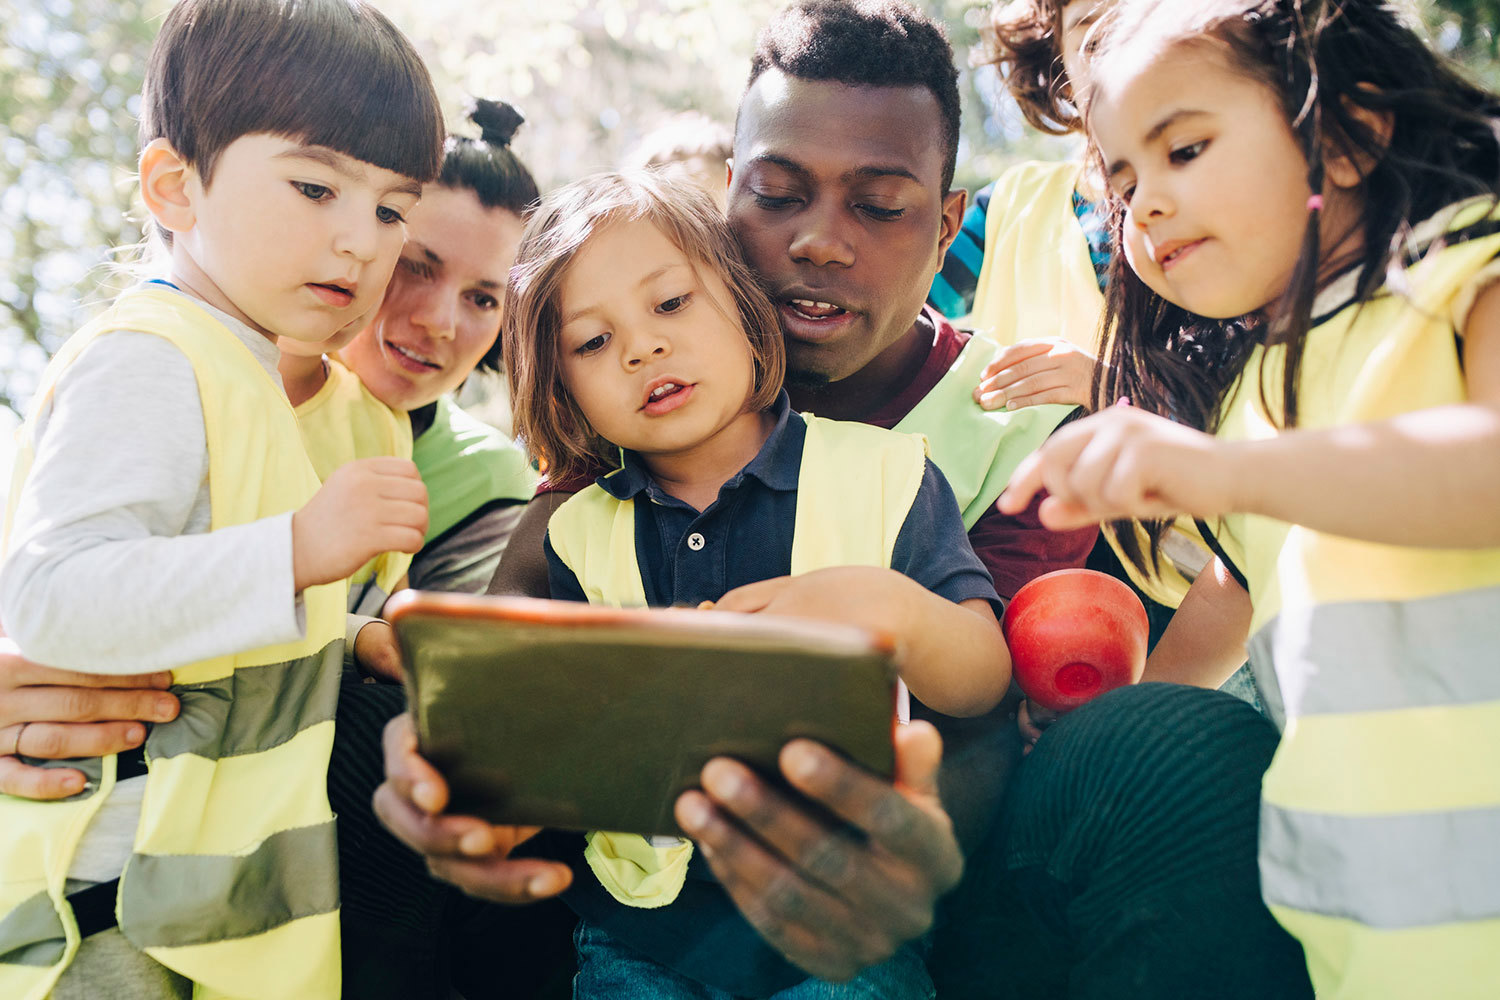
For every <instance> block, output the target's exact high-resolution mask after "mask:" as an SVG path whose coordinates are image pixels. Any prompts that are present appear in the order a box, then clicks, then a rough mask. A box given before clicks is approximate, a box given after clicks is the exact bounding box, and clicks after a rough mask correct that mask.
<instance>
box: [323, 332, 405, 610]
mask: <svg viewBox="0 0 1500 1000" xmlns="http://www.w3.org/2000/svg"><path fill="white" fill-rule="evenodd" d="M325 361H326V362H327V364H328V378H327V380H326V381H325V382H324V383H323V387H322V388H321V389H319V390H318V391H317V392H316V393H314V394H313V396H312V397H311V398H310V399H306V400H304V401H303V402H302V403H301V404H299V405H298V406H297V408H296V413H297V426H298V428H299V429H300V430H301V431H302V444H303V446H304V447H305V448H306V449H307V457H308V458H309V459H311V460H312V465H313V471H314V472H316V473H317V474H318V478H319V479H321V480H327V479H328V477H329V476H330V475H332V474H333V470H335V469H337V468H338V467H339V466H341V465H345V464H347V463H349V462H352V461H354V460H355V459H359V458H379V457H382V456H387V455H389V456H392V457H394V458H411V421H410V420H409V419H408V418H407V416H406V414H405V413H401V412H399V411H396V410H393V409H391V408H390V407H389V406H386V405H385V404H384V403H382V402H381V401H380V400H378V399H376V398H375V396H374V395H373V394H372V393H371V392H370V390H369V389H366V388H365V385H364V383H363V382H361V381H360V380H359V376H358V375H355V374H354V373H353V372H351V371H350V370H349V369H347V368H345V367H344V366H343V364H342V363H341V362H339V361H338V360H337V359H335V358H326V359H325ZM409 566H411V556H410V555H408V554H406V553H405V552H382V553H381V554H380V555H378V556H376V557H375V558H374V559H371V560H370V561H369V562H367V563H365V565H364V566H361V567H360V569H359V571H358V572H356V573H355V574H354V575H353V576H352V577H350V578H349V605H350V606H349V610H350V611H352V612H355V613H357V614H366V615H379V614H380V609H381V608H382V607H384V606H385V599H386V598H387V597H389V596H390V595H391V594H392V593H393V592H394V590H395V587H396V584H398V583H399V582H401V578H402V577H403V576H405V575H406V570H407V568H408V567H409ZM372 577H373V578H374V580H373V583H372V582H371V578H372Z"/></svg>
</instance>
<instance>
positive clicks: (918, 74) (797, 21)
mask: <svg viewBox="0 0 1500 1000" xmlns="http://www.w3.org/2000/svg"><path fill="white" fill-rule="evenodd" d="M768 69H779V70H781V71H782V72H783V73H785V74H787V75H788V76H795V77H797V78H798V79H801V80H828V81H832V82H834V83H842V84H845V85H847V86H851V87H926V88H927V89H928V90H930V91H931V92H932V96H933V97H934V98H936V99H937V103H938V109H939V111H940V113H941V115H942V124H943V148H944V152H945V154H946V162H945V164H944V167H943V192H944V193H945V194H946V193H947V191H948V188H949V187H950V186H952V184H953V168H954V164H955V163H956V162H957V160H958V116H959V107H958V68H957V67H956V66H955V65H954V62H953V47H952V46H951V45H949V44H948V36H947V33H946V32H945V31H944V30H943V28H942V26H941V25H940V24H938V23H937V22H935V21H933V20H932V19H931V18H929V17H928V16H927V15H926V14H924V13H922V12H921V11H919V10H918V9H917V8H915V7H913V6H911V5H910V4H908V3H905V2H903V0H797V2H795V3H793V4H791V5H790V6H788V7H784V8H783V9H782V10H780V11H779V12H777V14H776V15H775V16H774V17H772V18H771V21H770V23H769V24H767V25H766V26H765V28H764V29H763V30H762V31H761V33H760V37H759V38H758V39H757V40H756V45H755V55H754V57H753V58H752V59H751V61H750V80H749V82H748V83H747V84H746V86H747V87H749V86H751V85H753V84H754V83H755V81H756V80H757V79H759V77H760V75H761V74H762V73H764V72H765V71H766V70H768Z"/></svg>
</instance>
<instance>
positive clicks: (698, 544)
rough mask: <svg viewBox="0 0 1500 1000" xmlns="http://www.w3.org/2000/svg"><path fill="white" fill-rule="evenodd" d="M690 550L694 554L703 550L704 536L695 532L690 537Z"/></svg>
mask: <svg viewBox="0 0 1500 1000" xmlns="http://www.w3.org/2000/svg"><path fill="white" fill-rule="evenodd" d="M688 548H690V549H692V550H693V551H694V552H697V551H699V550H700V549H702V548H703V536H702V535H700V534H698V532H696V531H695V532H693V533H692V534H691V535H688Z"/></svg>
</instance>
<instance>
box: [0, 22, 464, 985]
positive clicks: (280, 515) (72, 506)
mask: <svg viewBox="0 0 1500 1000" xmlns="http://www.w3.org/2000/svg"><path fill="white" fill-rule="evenodd" d="M329 52H338V53H340V54H341V58H340V59H339V60H337V61H330V60H329V59H328V58H327V54H328V53H329ZM142 138H143V140H144V142H145V149H144V150H143V152H142V154H141V161H140V178H141V189H142V195H143V199H144V201H145V204H146V206H147V208H148V210H149V211H150V212H151V215H152V219H153V221H154V224H155V229H156V231H157V233H158V234H159V235H160V236H161V237H162V239H163V241H164V242H165V243H166V244H167V246H168V250H169V257H170V261H169V263H170V276H169V280H168V281H165V282H151V283H147V284H145V285H142V286H140V287H138V288H135V289H132V290H130V291H128V292H126V293H125V294H123V295H122V296H121V297H120V298H119V299H117V300H116V301H115V303H114V304H113V305H112V306H111V308H110V309H109V310H108V311H107V312H106V313H105V314H104V315H103V316H102V317H101V318H100V319H98V320H96V321H95V322H93V323H90V324H89V325H88V326H87V327H85V328H84V329H83V330H82V331H80V332H79V333H78V334H77V335H75V337H74V338H73V339H72V340H70V341H69V342H68V344H66V345H65V346H64V347H63V349H62V350H61V351H60V352H59V354H58V356H57V358H56V359H54V361H53V363H52V365H51V366H50V367H49V369H48V372H47V374H46V376H45V377H44V380H43V384H42V387H41V389H40V391H39V393H38V397H37V401H36V403H35V404H34V407H33V411H32V414H31V417H30V419H29V421H28V424H27V427H26V437H25V446H24V449H23V454H22V455H21V457H20V459H19V460H18V462H17V468H16V487H15V489H14V490H13V496H16V497H17V498H18V499H17V500H16V502H15V503H13V504H12V506H11V511H12V513H13V521H12V522H11V524H10V525H9V526H8V531H7V537H8V542H9V548H8V552H7V555H6V559H5V564H4V566H3V570H0V607H3V608H4V609H5V615H6V620H5V625H6V627H7V630H8V631H9V632H10V634H11V635H12V637H14V638H15V639H16V641H17V644H18V645H19V646H20V648H21V650H22V651H23V652H24V653H25V655H27V656H28V657H30V658H31V659H33V660H36V661H39V662H45V663H50V664H55V665H57V666H59V667H64V668H69V669H77V670H83V671H89V672H92V673H116V672H118V673H130V674H136V673H143V672H148V671H153V670H160V669H171V670H172V671H173V680H174V687H173V691H174V693H175V694H176V695H177V696H178V698H179V699H180V702H181V713H180V715H179V716H178V718H177V719H176V720H174V721H173V722H171V723H166V724H162V725H158V726H156V727H154V728H153V729H152V731H151V733H150V735H149V737H148V739H147V743H146V759H147V761H148V762H149V769H150V773H149V775H148V776H147V777H146V778H145V780H144V782H139V781H137V782H133V783H132V782H129V781H126V782H124V784H125V785H131V786H132V793H131V794H124V788H123V787H122V788H121V789H120V791H121V793H122V794H118V795H112V793H113V792H115V791H116V789H117V781H119V780H120V779H122V778H125V777H127V776H128V775H126V774H121V773H119V772H118V770H117V766H116V764H117V762H116V758H115V757H113V756H110V757H105V758H101V759H94V760H88V761H82V762H78V761H69V762H67V763H68V764H69V766H73V767H79V768H80V769H82V770H83V771H84V772H85V773H86V774H87V775H88V777H89V781H88V784H87V786H86V787H85V789H84V791H83V792H82V793H80V794H79V795H76V796H74V797H73V798H71V799H68V800H64V801H60V802H48V803H32V802H21V801H18V800H13V799H0V813H3V817H0V828H3V829H4V830H5V837H4V838H3V840H0V994H3V995H5V996H6V997H24V998H28V1000H31V998H40V997H43V996H49V995H50V996H53V997H57V998H73V997H100V996H110V997H159V996H168V997H176V996H187V995H189V994H190V993H196V995H198V996H233V997H237V998H265V1000H272V998H277V1000H279V998H285V997H299V998H302V997H312V998H315V997H329V998H331V997H337V996H338V995H339V992H340V990H339V948H338V923H337V921H338V891H337V866H336V854H335V837H334V823H333V815H332V813H331V811H330V810H329V807H328V801H327V796H326V790H325V772H326V765H327V760H328V753H329V746H330V744H331V742H332V738H333V733H332V730H333V714H334V703H335V700H336V694H337V690H338V680H339V664H340V662H341V660H342V647H343V642H342V638H343V635H344V624H345V618H344V601H345V596H344V595H345V590H344V584H343V581H344V579H345V578H347V577H348V576H349V575H350V574H351V573H353V572H354V571H355V570H357V569H359V567H361V566H362V565H364V564H365V563H366V562H367V561H368V560H369V559H370V558H371V557H372V556H375V555H376V554H377V553H380V552H385V551H391V550H399V551H407V552H410V551H414V550H415V549H416V548H417V546H419V545H420V543H421V539H422V532H423V530H424V528H425V526H426V502H425V494H424V491H423V489H422V485H421V481H420V480H419V479H418V477H417V474H416V470H415V468H414V467H413V466H412V464H411V463H410V462H409V461H404V460H401V459H395V458H378V459H368V460H366V461H362V462H356V463H352V464H350V465H346V466H344V467H343V468H341V469H339V470H338V471H337V472H335V473H334V474H333V475H332V476H330V478H329V480H328V482H327V483H325V484H323V485H322V486H321V487H320V486H319V483H318V479H317V476H316V474H315V472H314V470H313V468H312V466H311V465H310V464H309V462H308V459H307V456H306V454H305V452H304V451H303V447H302V441H301V438H300V436H299V432H298V428H297V425H296V420H295V417H294V416H293V413H292V410H291V407H290V406H289V405H288V402H287V399H286V396H285V395H284V394H283V391H282V386H281V383H280V380H279V378H278V377H277V374H276V365H277V360H278V355H277V349H276V345H277V341H278V339H282V338H285V339H288V340H295V341H302V342H309V343H317V342H322V341H325V340H327V339H328V338H329V337H331V336H333V335H334V334H336V333H338V332H339V331H341V330H344V329H346V328H350V327H353V328H354V329H358V328H359V327H360V326H361V325H363V322H364V321H365V320H367V319H368V317H369V316H370V314H371V313H372V312H373V310H374V309H375V307H376V306H377V305H378V304H379V303H380V301H381V297H382V295H383V293H384V290H385V286H386V282H387V281H388V280H389V278H390V274H391V270H392V268H393V267H394V265H395V262H396V258H397V255H398V254H399V252H400V250H401V245H402V241H403V238H404V216H405V214H406V213H408V212H410V211H411V210H412V209H413V208H414V207H415V206H416V203H417V200H418V197H419V195H420V191H421V185H422V183H423V182H425V181H428V180H430V179H432V178H433V177H435V176H436V174H437V172H438V167H439V163H440V159H441V150H442V140H443V131H442V120H441V116H440V113H439V109H438V105H437V100H436V96H435V94H434V93H433V90H432V86H431V82H430V80H429V79H428V76H427V73H426V70H425V68H424V67H423V66H422V64H421V61H420V60H419V59H418V57H417V55H416V53H415V52H414V51H413V50H412V48H411V46H410V44H409V43H408V42H407V41H406V39H405V38H403V37H402V36H401V35H400V33H399V32H398V31H397V30H396V29H395V28H394V27H393V26H392V25H391V24H390V23H389V21H387V20H386V19H385V18H384V17H383V16H382V15H381V14H379V12H378V11H376V10H375V9H374V8H373V7H370V6H368V5H366V4H363V3H356V2H350V0H308V2H302V3H298V4H295V5H292V4H282V3H278V2H274V0H184V2H181V3H179V4H178V5H177V6H175V7H174V8H173V9H172V11H171V12H170V13H169V14H168V16H167V17H166V19H165V20H164V22H163V25H162V31H161V34H160V35H159V37H158V38H157V41H156V44H155V46H154V47H153V49H152V54H151V60H150V64H149V66H148V69H147V74H146V84H145V93H144V101H143V112H142ZM142 785H144V788H143V789H142V787H141V786H142ZM116 920H118V925H119V926H118V928H115V927H114V924H115V923H116Z"/></svg>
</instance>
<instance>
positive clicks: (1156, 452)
mask: <svg viewBox="0 0 1500 1000" xmlns="http://www.w3.org/2000/svg"><path fill="white" fill-rule="evenodd" d="M1464 333H1465V336H1464V341H1465V351H1464V368H1465V379H1466V382H1467V386H1468V393H1469V401H1468V402H1466V403H1461V404H1455V405H1451V406H1442V407H1434V408H1432V409H1427V410H1418V411H1414V412H1412V413H1403V414H1401V415H1400V416H1396V417H1391V418H1390V419H1387V420H1381V421H1375V422H1371V423H1363V424H1353V425H1349V426H1344V427H1333V428H1329V429H1326V430H1293V431H1288V432H1286V433H1284V434H1279V435H1277V436H1276V437H1274V438H1270V439H1267V440H1263V441H1236V442H1223V441H1218V440H1216V439H1214V438H1213V437H1211V436H1209V435H1207V434H1203V433H1200V432H1198V431H1194V430H1190V429H1188V428H1186V427H1182V426H1181V425H1178V424H1173V423H1171V422H1170V421H1168V420H1166V419H1164V418H1162V417H1156V416H1153V415H1151V414H1146V413H1139V412H1134V411H1132V410H1131V409H1130V408H1129V407H1111V408H1110V409H1109V411H1107V412H1104V413H1099V414H1096V415H1095V416H1092V417H1090V418H1088V419H1086V420H1081V421H1079V422H1078V423H1076V424H1074V425H1072V426H1071V427H1065V428H1063V429H1062V430H1061V431H1059V432H1057V433H1056V434H1054V435H1053V436H1052V438H1051V439H1050V440H1049V441H1048V442H1047V444H1046V445H1045V446H1044V447H1043V448H1042V449H1041V450H1040V451H1038V452H1036V453H1035V454H1033V455H1031V456H1030V457H1029V458H1028V459H1027V460H1026V461H1025V462H1023V463H1022V465H1021V466H1020V467H1019V468H1018V469H1017V471H1016V475H1015V476H1014V477H1012V479H1011V487H1010V489H1009V490H1007V491H1006V494H1005V495H1004V496H1003V497H1001V499H1000V508H1001V510H1004V511H1006V512H1014V511H1017V510H1021V509H1024V508H1025V506H1026V504H1027V502H1029V500H1030V499H1031V497H1032V496H1034V495H1035V494H1036V492H1037V491H1038V490H1040V489H1042V488H1044V487H1045V488H1046V489H1047V490H1048V491H1049V492H1050V493H1051V496H1050V497H1049V498H1048V499H1047V500H1046V501H1044V502H1043V504H1042V508H1041V516H1042V522H1043V523H1044V524H1046V525H1047V526H1048V527H1050V528H1054V529H1061V528H1068V527H1077V526H1081V525H1084V524H1090V523H1096V522H1099V521H1104V520H1112V519H1115V518H1129V517H1134V518H1153V517H1165V516H1168V515H1171V514H1178V513H1187V514H1192V515H1194V516H1196V517H1213V516H1217V515H1220V514H1226V513H1231V512H1237V511H1243V512H1249V513H1255V514H1264V515H1266V516H1267V517H1274V518H1278V519H1280V520H1283V521H1288V522H1291V523H1293V524H1300V525H1304V526H1306V527H1308V528H1312V529H1314V530H1316V531H1322V532H1327V533H1329V534H1334V535H1343V536H1345V537H1349V538H1358V539H1362V540H1365V541H1371V542H1381V543H1385V544H1390V545H1411V546H1423V547H1432V548H1490V547H1493V546H1497V545H1500V285H1492V286H1491V287H1490V288H1488V289H1487V290H1486V291H1485V292H1484V293H1483V294H1481V295H1480V296H1479V299H1478V300H1477V301H1476V302H1475V304H1474V308H1473V310H1472V311H1471V312H1470V313H1469V320H1468V325H1467V328H1466V329H1465V331H1464Z"/></svg>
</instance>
